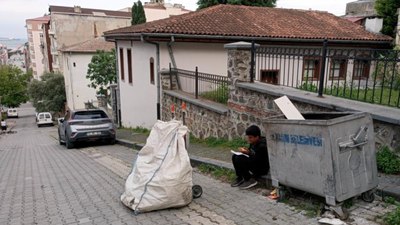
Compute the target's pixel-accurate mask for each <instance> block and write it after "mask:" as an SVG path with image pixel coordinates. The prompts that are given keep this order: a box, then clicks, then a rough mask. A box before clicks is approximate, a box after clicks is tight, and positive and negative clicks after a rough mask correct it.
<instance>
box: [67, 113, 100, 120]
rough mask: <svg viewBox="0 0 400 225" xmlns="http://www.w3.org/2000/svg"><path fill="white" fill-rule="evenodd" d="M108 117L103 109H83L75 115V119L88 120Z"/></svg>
mask: <svg viewBox="0 0 400 225" xmlns="http://www.w3.org/2000/svg"><path fill="white" fill-rule="evenodd" d="M103 118H108V116H107V114H105V113H104V112H103V111H82V112H76V113H75V115H74V118H73V119H75V120H87V119H103Z"/></svg>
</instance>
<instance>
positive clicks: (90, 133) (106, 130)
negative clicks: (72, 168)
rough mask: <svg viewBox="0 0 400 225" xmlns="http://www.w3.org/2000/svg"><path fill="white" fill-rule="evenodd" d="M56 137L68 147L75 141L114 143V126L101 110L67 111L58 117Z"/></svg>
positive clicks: (71, 146) (72, 145)
mask: <svg viewBox="0 0 400 225" xmlns="http://www.w3.org/2000/svg"><path fill="white" fill-rule="evenodd" d="M58 121H59V126H58V139H59V142H60V144H65V145H66V147H67V148H68V149H71V148H73V147H74V145H75V144H76V143H77V142H87V141H107V142H108V143H110V144H114V143H115V126H114V124H113V123H112V121H111V119H110V118H108V116H107V114H106V113H105V112H104V111H103V110H97V109H96V110H74V111H68V112H67V113H66V115H65V117H64V119H59V120H58Z"/></svg>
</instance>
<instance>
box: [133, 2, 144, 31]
mask: <svg viewBox="0 0 400 225" xmlns="http://www.w3.org/2000/svg"><path fill="white" fill-rule="evenodd" d="M141 23H146V14H145V13H144V7H143V4H142V2H141V1H140V0H139V1H138V2H137V3H136V2H135V3H134V4H133V6H132V20H131V24H132V25H136V24H141Z"/></svg>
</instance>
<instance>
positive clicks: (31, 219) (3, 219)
mask: <svg viewBox="0 0 400 225" xmlns="http://www.w3.org/2000/svg"><path fill="white" fill-rule="evenodd" d="M20 115H21V118H19V119H17V120H16V121H17V126H16V127H15V130H16V131H17V133H16V134H9V135H1V137H0V224H1V225H3V224H96V225H97V224H223V225H225V224H226V225H229V224H243V225H246V224H260V225H261V224H316V223H317V222H316V219H315V218H307V217H306V216H304V215H303V214H301V213H298V212H297V211H296V210H294V209H293V208H291V207H290V206H288V205H285V204H283V203H276V202H274V201H271V200H269V199H267V198H265V197H263V196H261V195H259V194H256V193H253V192H251V191H238V190H237V189H233V188H231V187H229V185H228V184H226V183H221V182H219V181H216V180H214V179H212V178H210V177H207V176H204V175H201V174H197V173H195V174H194V181H195V183H197V184H200V185H201V186H202V187H203V189H204V194H203V196H202V197H201V198H199V199H196V200H194V201H193V202H192V203H191V204H190V205H189V206H188V207H184V208H180V209H171V210H163V211H158V212H151V213H145V214H140V215H138V216H135V215H133V213H132V211H131V210H129V209H127V208H126V207H124V206H123V205H122V204H121V203H120V201H119V197H120V194H121V192H122V191H123V188H124V181H125V178H126V176H127V175H128V173H129V172H130V169H131V168H130V161H132V159H133V157H134V155H135V153H134V152H133V151H131V150H129V149H127V148H125V147H121V146H117V145H115V146H97V147H83V148H80V149H73V150H67V149H66V148H65V146H60V145H58V142H57V140H56V139H55V138H54V137H55V136H56V134H57V133H56V129H55V128H54V127H47V128H40V129H39V128H36V126H35V124H34V117H33V116H32V115H34V111H33V109H32V108H28V107H27V106H25V108H22V109H21V110H20ZM378 205H379V204H369V205H367V204H364V205H363V206H362V207H360V210H359V212H356V213H355V214H356V216H355V217H354V221H355V224H365V222H366V218H365V216H362V215H364V214H365V215H367V216H369V217H375V216H376V215H378V214H382V213H384V212H385V211H384V210H387V209H384V208H382V207H380V206H379V207H378ZM357 215H360V216H357ZM367 219H368V218H367ZM371 224H373V223H371Z"/></svg>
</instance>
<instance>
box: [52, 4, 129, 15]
mask: <svg viewBox="0 0 400 225" xmlns="http://www.w3.org/2000/svg"><path fill="white" fill-rule="evenodd" d="M49 11H50V13H68V14H82V15H93V13H94V12H97V13H104V14H105V15H106V16H116V17H132V13H130V12H124V11H112V10H103V9H89V8H81V12H80V13H76V12H75V10H74V7H67V6H55V5H51V6H50V7H49Z"/></svg>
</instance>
